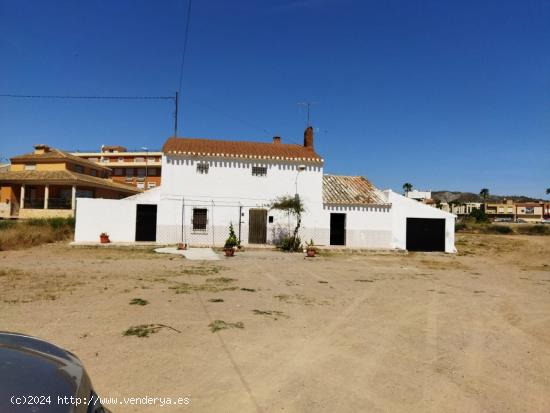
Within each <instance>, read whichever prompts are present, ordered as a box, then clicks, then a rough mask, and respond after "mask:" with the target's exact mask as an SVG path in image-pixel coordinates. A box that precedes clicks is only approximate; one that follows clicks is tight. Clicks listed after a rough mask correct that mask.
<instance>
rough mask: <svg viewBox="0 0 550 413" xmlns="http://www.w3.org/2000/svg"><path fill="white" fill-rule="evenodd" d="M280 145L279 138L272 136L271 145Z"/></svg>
mask: <svg viewBox="0 0 550 413" xmlns="http://www.w3.org/2000/svg"><path fill="white" fill-rule="evenodd" d="M280 143H281V137H280V136H274V137H273V144H275V145H279V144H280Z"/></svg>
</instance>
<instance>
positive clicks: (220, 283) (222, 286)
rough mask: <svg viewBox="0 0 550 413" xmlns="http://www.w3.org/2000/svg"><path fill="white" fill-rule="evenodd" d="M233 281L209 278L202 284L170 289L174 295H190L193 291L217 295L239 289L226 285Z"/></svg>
mask: <svg viewBox="0 0 550 413" xmlns="http://www.w3.org/2000/svg"><path fill="white" fill-rule="evenodd" d="M234 281H237V280H235V279H233V278H226V277H218V278H209V279H207V280H206V283H204V284H190V283H185V282H181V283H177V284H175V285H173V286H171V287H169V288H170V289H171V290H173V291H174V292H175V293H176V294H190V293H192V292H194V291H205V292H210V293H217V292H220V291H234V290H237V289H238V288H239V287H237V286H234V285H228V284H230V283H232V282H234Z"/></svg>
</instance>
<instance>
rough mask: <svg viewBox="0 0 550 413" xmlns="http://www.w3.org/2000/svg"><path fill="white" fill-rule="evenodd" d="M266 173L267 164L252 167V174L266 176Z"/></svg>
mask: <svg viewBox="0 0 550 413" xmlns="http://www.w3.org/2000/svg"><path fill="white" fill-rule="evenodd" d="M266 175H267V166H253V167H252V176H266Z"/></svg>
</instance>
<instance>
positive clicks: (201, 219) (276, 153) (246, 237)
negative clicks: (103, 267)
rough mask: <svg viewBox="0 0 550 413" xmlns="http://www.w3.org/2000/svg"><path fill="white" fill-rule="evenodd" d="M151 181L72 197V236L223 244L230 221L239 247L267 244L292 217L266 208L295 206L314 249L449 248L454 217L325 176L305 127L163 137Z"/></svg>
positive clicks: (352, 180)
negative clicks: (297, 133) (298, 202)
mask: <svg viewBox="0 0 550 413" xmlns="http://www.w3.org/2000/svg"><path fill="white" fill-rule="evenodd" d="M163 154H164V155H163V157H162V171H163V172H162V173H163V178H162V179H163V180H162V184H161V186H160V187H158V188H155V189H153V190H150V191H147V192H145V193H143V194H139V195H135V196H132V197H130V198H126V199H123V200H117V201H111V200H99V199H79V200H78V202H77V211H76V231H75V241H77V242H96V241H97V240H98V239H99V234H100V233H101V232H106V233H108V234H109V235H110V238H111V241H113V242H134V241H155V242H157V243H164V244H166V243H176V242H183V243H186V244H189V245H210V246H222V245H223V244H224V241H225V239H226V238H227V236H228V231H229V225H230V224H233V226H234V228H235V232H236V233H237V236H238V237H239V238H240V240H241V243H242V244H243V245H249V244H269V243H276V242H277V240H278V239H280V238H281V237H282V236H284V235H285V234H287V233H288V232H289V231H291V230H292V229H293V227H294V222H293V221H292V220H291V218H290V217H288V216H287V215H285V214H282V213H281V212H278V211H275V210H271V209H270V207H269V206H270V204H271V203H272V202H273V200H275V199H276V198H279V197H281V196H296V195H298V196H299V197H300V198H301V199H302V201H303V202H304V205H305V209H306V212H305V213H304V214H303V219H302V226H301V229H300V233H299V235H300V237H301V239H302V240H303V241H309V240H310V239H312V240H313V241H314V243H315V244H316V245H327V246H328V245H335V246H345V247H353V248H383V249H394V248H396V249H410V250H428V251H446V252H455V247H454V221H455V216H454V215H452V214H449V213H447V212H444V211H441V210H438V209H435V208H431V207H429V206H426V205H424V204H420V203H418V202H416V201H413V200H411V199H407V198H405V197H403V196H401V195H399V194H396V193H394V192H392V191H390V190H387V191H380V190H378V189H377V188H375V187H374V186H373V185H372V184H371V183H370V182H369V181H368V180H367V179H365V178H363V177H356V176H337V175H325V174H324V173H323V166H324V160H323V159H322V158H321V157H320V156H319V155H318V154H317V153H316V152H315V149H314V142H313V129H312V128H311V127H309V128H307V129H306V131H305V133H304V143H303V145H296V144H284V143H282V142H281V139H280V138H279V137H275V138H273V142H269V143H260V142H235V141H224V140H212V139H195V138H169V139H168V140H167V141H166V143H165V144H164V147H163Z"/></svg>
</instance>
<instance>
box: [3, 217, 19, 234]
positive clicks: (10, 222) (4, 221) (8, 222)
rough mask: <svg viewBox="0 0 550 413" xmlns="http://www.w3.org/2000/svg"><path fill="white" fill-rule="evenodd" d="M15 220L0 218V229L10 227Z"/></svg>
mask: <svg viewBox="0 0 550 413" xmlns="http://www.w3.org/2000/svg"><path fill="white" fill-rule="evenodd" d="M16 223H17V222H16V221H12V220H4V219H2V220H0V231H1V230H3V229H8V228H12V227H13V226H14V225H15V224H16Z"/></svg>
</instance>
